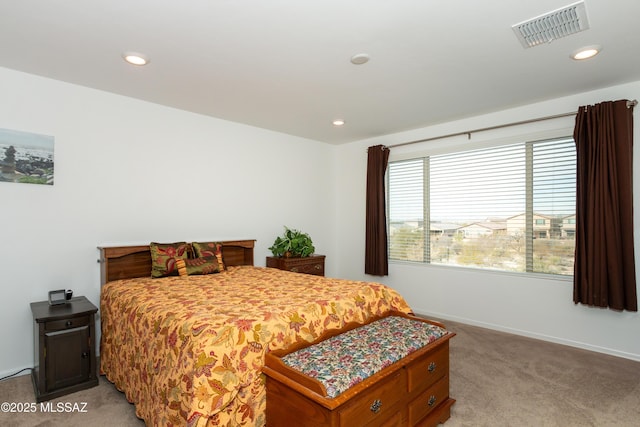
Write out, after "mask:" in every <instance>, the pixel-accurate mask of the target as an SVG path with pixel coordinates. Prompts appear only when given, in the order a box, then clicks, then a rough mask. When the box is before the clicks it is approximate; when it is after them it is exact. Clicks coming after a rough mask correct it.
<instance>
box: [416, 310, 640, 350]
mask: <svg viewBox="0 0 640 427" xmlns="http://www.w3.org/2000/svg"><path fill="white" fill-rule="evenodd" d="M416 314H417V315H419V316H422V317H427V318H433V319H441V320H443V321H444V320H450V321H452V322H458V323H464V324H465V325H471V326H477V327H480V328H485V329H491V330H494V331H499V332H506V333H509V334H513V335H519V336H524V337H528V338H533V339H538V340H541V341H547V342H552V343H555V344H561V345H566V346H569V347H575V348H580V349H582V350H588V351H593V352H596V353H603V354H608V355H610V356H616V357H621V358H623V359H630V360H634V361H636V362H640V354H635V353H627V352H624V351H619V350H614V349H611V348H607V347H600V346H596V345H591V344H587V343H583V342H579V341H572V340H567V339H563V338H558V337H554V336H551V335H545V334H538V333H535V332H531V331H525V330H521V329H515V328H509V327H505V326H502V325H495V324H493V323H486V322H479V321H476V320H473V319H467V318H464V317H458V316H449V315H445V314H442V313H433V312H431V313H426V312H416Z"/></svg>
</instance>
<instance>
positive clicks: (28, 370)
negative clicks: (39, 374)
mask: <svg viewBox="0 0 640 427" xmlns="http://www.w3.org/2000/svg"><path fill="white" fill-rule="evenodd" d="M31 370H33V366H29V367H27V368H22V369H20V368H17V369H12V370H10V371H1V372H0V378H4V380H3V381H5V380H8V379H9V378H15V377H21V376H22V375H30V374H31ZM5 377H8V378H5Z"/></svg>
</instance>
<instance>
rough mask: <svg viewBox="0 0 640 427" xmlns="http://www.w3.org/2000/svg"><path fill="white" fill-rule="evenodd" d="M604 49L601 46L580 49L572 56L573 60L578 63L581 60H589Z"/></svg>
mask: <svg viewBox="0 0 640 427" xmlns="http://www.w3.org/2000/svg"><path fill="white" fill-rule="evenodd" d="M601 50H602V48H601V47H600V46H587V47H583V48H580V49H578V50H576V51H575V52H573V53H572V54H571V58H572V59H575V60H577V61H579V60H581V59H589V58H593V57H594V56H596V55H597V54H598V53H600V51H601Z"/></svg>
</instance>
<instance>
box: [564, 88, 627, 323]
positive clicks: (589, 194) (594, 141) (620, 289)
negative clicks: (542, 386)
mask: <svg viewBox="0 0 640 427" xmlns="http://www.w3.org/2000/svg"><path fill="white" fill-rule="evenodd" d="M573 138H574V140H575V143H576V153H577V182H576V189H577V198H576V252H575V266H574V276H573V277H574V278H573V280H574V283H573V301H574V302H575V303H576V304H578V303H582V304H586V305H590V306H596V307H609V308H612V309H614V310H629V311H638V303H637V295H636V271H635V264H634V241H633V185H632V182H633V173H632V172H633V171H632V161H633V104H631V103H629V102H628V101H626V100H621V101H612V102H602V103H600V104H596V105H592V106H583V107H580V109H579V110H578V113H577V116H576V125H575V129H574V133H573Z"/></svg>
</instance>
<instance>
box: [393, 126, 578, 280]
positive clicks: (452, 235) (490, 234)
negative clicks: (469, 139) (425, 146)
mask: <svg viewBox="0 0 640 427" xmlns="http://www.w3.org/2000/svg"><path fill="white" fill-rule="evenodd" d="M387 179H388V185H387V189H388V190H387V191H388V197H387V200H388V215H387V218H388V226H389V230H388V231H389V233H388V234H389V259H390V260H401V261H413V262H421V263H430V264H440V265H452V266H463V267H475V268H485V269H493V270H504V271H519V272H535V273H549V274H559V275H572V274H573V259H574V247H575V245H574V237H575V186H576V153H575V144H574V142H573V139H571V138H562V139H556V140H547V141H535V142H523V143H516V144H510V145H503V146H496V147H491V148H484V149H479V150H469V151H463V152H455V153H449V154H443V155H433V156H427V157H421V158H414V159H409V160H402V161H394V162H391V163H390V164H389V168H388V172H387Z"/></svg>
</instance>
